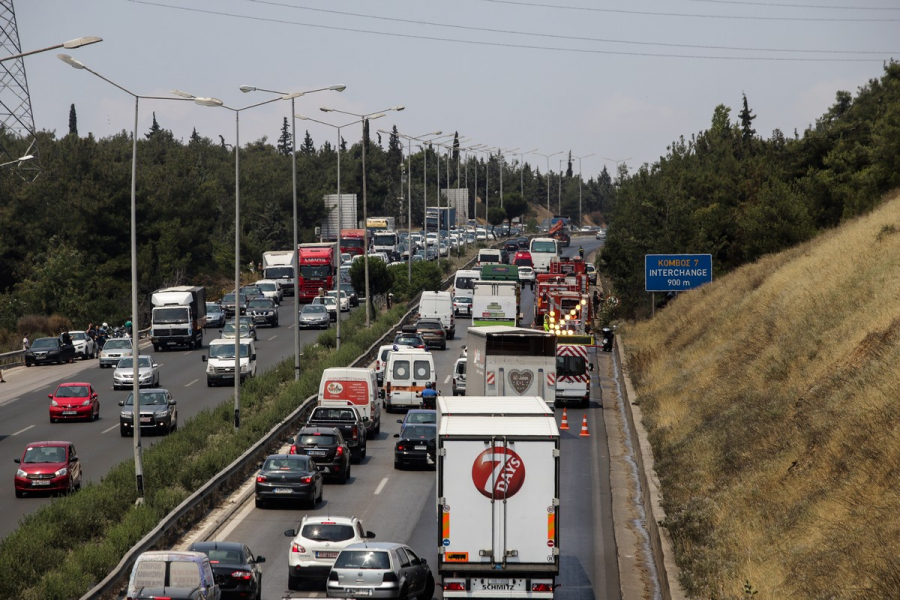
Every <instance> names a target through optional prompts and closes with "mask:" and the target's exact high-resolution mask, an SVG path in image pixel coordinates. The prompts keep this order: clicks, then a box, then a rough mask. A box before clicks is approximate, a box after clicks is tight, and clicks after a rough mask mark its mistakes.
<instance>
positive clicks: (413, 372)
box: [381, 348, 437, 412]
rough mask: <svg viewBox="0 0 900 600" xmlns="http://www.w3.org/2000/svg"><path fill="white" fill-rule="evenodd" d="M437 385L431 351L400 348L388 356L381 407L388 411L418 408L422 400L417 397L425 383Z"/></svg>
mask: <svg viewBox="0 0 900 600" xmlns="http://www.w3.org/2000/svg"><path fill="white" fill-rule="evenodd" d="M429 382H430V383H431V385H432V386H433V387H436V386H437V375H436V374H435V372H434V359H433V358H432V356H431V352H427V351H425V350H423V349H421V348H400V349H399V350H394V351H392V352H391V353H390V355H389V356H388V363H387V367H386V368H385V371H384V389H383V390H382V391H381V394H382V398H384V407H385V410H387V411H388V412H393V411H394V409H404V408H419V404H420V403H421V401H422V399H421V397H420V396H419V394H421V393H422V390H424V389H425V384H426V383H429Z"/></svg>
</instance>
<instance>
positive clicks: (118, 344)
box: [32, 340, 131, 350]
mask: <svg viewBox="0 0 900 600" xmlns="http://www.w3.org/2000/svg"><path fill="white" fill-rule="evenodd" d="M38 341H40V340H38ZM35 344H37V342H35ZM32 348H34V346H32ZM126 348H127V349H128V350H131V340H109V341H108V342H106V343H105V344H104V345H103V349H104V350H122V349H126Z"/></svg>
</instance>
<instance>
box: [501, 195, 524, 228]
mask: <svg viewBox="0 0 900 600" xmlns="http://www.w3.org/2000/svg"><path fill="white" fill-rule="evenodd" d="M503 210H504V211H505V212H506V218H507V220H509V222H510V226H512V220H513V219H515V218H516V217H523V216H525V214H526V213H527V212H528V202H526V201H525V198H524V196H522V194H520V193H519V192H512V193H510V194H507V195H506V196H505V197H504V198H503Z"/></svg>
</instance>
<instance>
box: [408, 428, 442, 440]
mask: <svg viewBox="0 0 900 600" xmlns="http://www.w3.org/2000/svg"><path fill="white" fill-rule="evenodd" d="M400 437H403V438H406V439H408V440H433V439H434V438H436V437H437V428H436V427H433V426H429V425H407V426H406V427H405V428H404V429H403V433H402V434H401V435H400Z"/></svg>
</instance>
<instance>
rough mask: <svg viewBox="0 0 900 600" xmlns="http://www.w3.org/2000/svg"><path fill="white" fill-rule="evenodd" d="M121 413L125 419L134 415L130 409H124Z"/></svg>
mask: <svg viewBox="0 0 900 600" xmlns="http://www.w3.org/2000/svg"><path fill="white" fill-rule="evenodd" d="M119 414H120V415H121V417H122V418H123V419H130V418H131V415H132V412H131V411H130V410H123V411H122V412H121V413H119Z"/></svg>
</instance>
